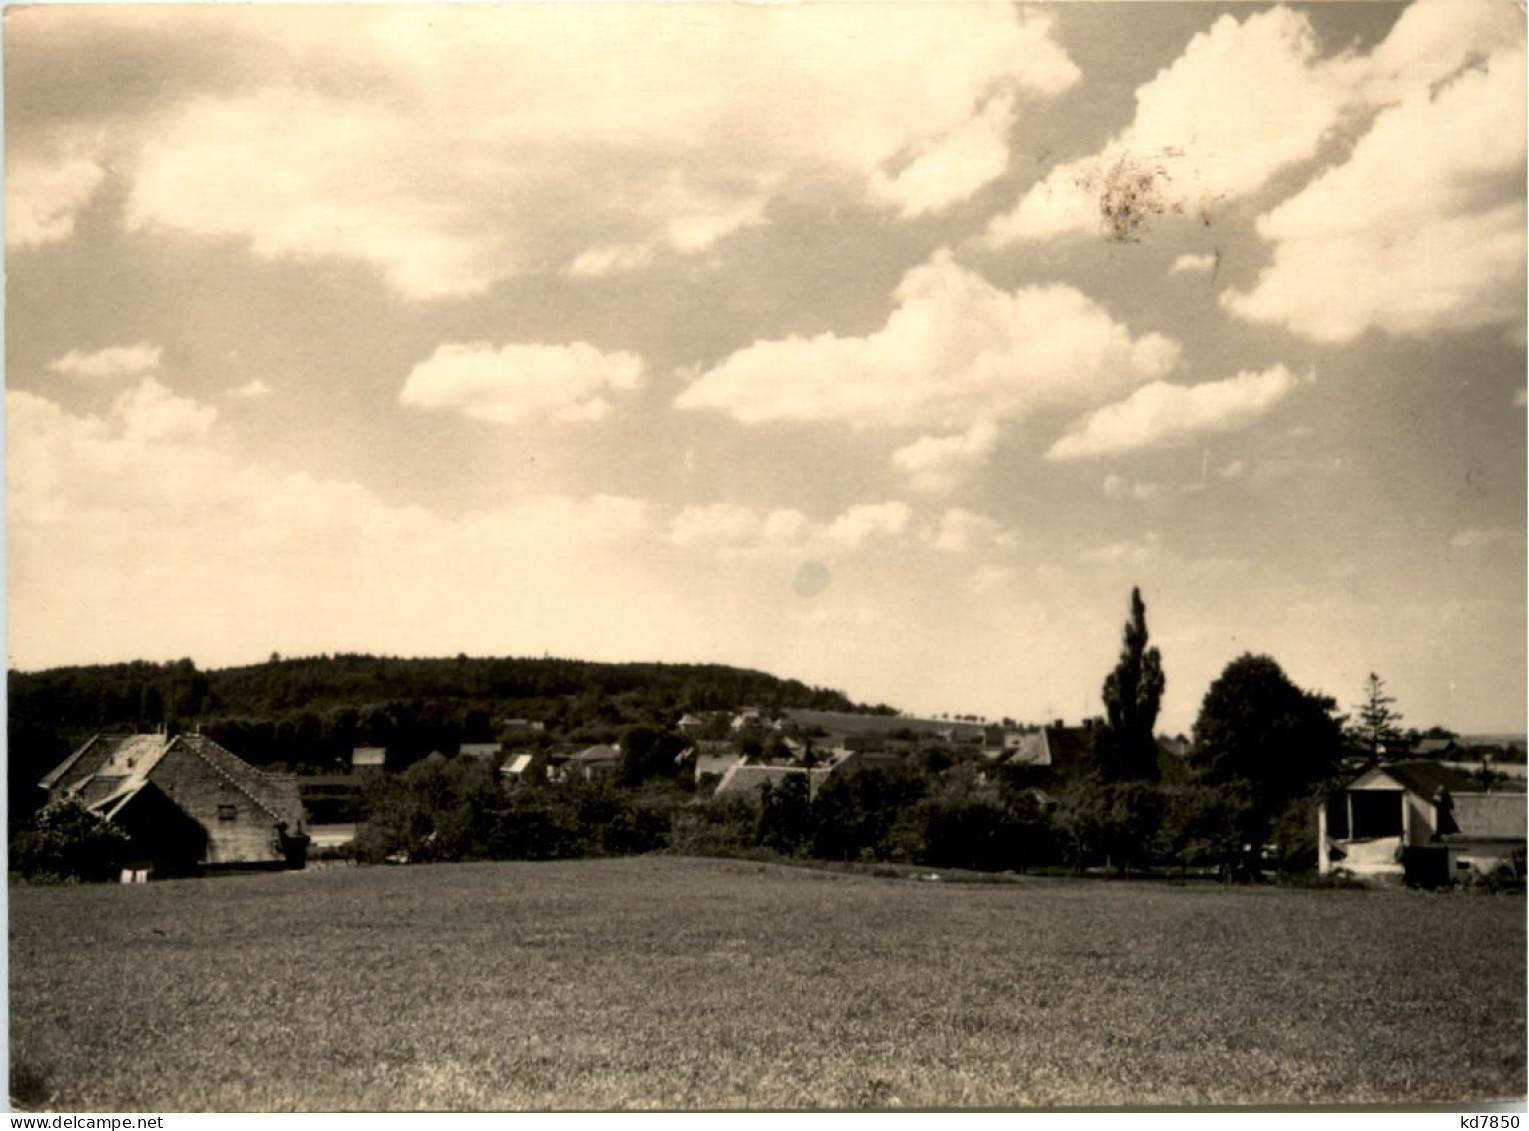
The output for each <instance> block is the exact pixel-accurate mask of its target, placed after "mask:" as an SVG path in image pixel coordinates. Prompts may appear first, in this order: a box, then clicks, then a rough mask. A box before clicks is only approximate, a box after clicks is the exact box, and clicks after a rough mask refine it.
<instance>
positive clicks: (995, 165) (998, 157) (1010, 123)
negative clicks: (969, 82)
mask: <svg viewBox="0 0 1529 1131" xmlns="http://www.w3.org/2000/svg"><path fill="white" fill-rule="evenodd" d="M1013 127H1014V103H1013V100H1012V99H1008V98H994V99H993V100H991V101H990V102H988V104H987V105H986V106H985V107H983V109H982V111H981V112H980V113H979V114H978V115H977V116H976V117H974V118H973V119H972V120H971V121H969V122H967V123H965V124H964V125H962V126H961V127H960V128H958V129H957V130H955V131H954V132H953V133H951V134H950V135H948V136H947V137H942V138H938V139H936V140H934V141H932V142H930V143H928V144H927V145H925V146H923V147H922V148H921V150H920V152H919V153H918V155H917V156H916V157H914V158H913V160H911V161H910V162H908V164H906V165H905V166H903V167H902V168H901V169H900V170H899V171H898V172H897V173H896V174H888V173H886V172H885V171H883V170H881V169H878V170H876V171H875V172H874V173H872V174H871V195H872V196H873V197H874V198H875V199H876V200H879V201H882V202H884V203H886V204H889V205H892V206H893V207H895V208H896V209H897V210H898V212H899V213H900V214H901V215H903V216H904V217H913V216H922V215H925V214H927V213H931V212H939V211H942V210H943V209H945V208H947V207H949V206H950V205H952V204H955V203H957V202H959V201H962V200H965V199H967V198H968V197H969V196H971V194H972V193H974V192H975V191H976V190H977V189H979V188H981V187H982V186H983V185H985V184H988V183H989V182H990V181H993V180H995V179H996V178H998V177H1000V176H1002V175H1003V173H1004V171H1005V170H1006V169H1007V168H1008V167H1009V131H1010V130H1011V129H1013Z"/></svg>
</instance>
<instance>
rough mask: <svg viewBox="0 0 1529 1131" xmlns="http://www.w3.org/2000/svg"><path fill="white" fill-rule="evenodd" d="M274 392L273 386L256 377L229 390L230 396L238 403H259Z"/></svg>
mask: <svg viewBox="0 0 1529 1131" xmlns="http://www.w3.org/2000/svg"><path fill="white" fill-rule="evenodd" d="M272 391H273V390H272V389H271V386H269V385H267V384H266V383H265V382H264V381H262V380H260V378H258V377H256V378H255V379H254V380H252V381H246V382H245V383H244V384H242V385H238V386H236V387H234V388H232V389H230V390H228V395H229V396H230V397H232V398H234V400H236V401H258V400H264V399H265V398H266V397H268V396H270V395H271V393H272Z"/></svg>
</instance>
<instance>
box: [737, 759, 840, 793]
mask: <svg viewBox="0 0 1529 1131" xmlns="http://www.w3.org/2000/svg"><path fill="white" fill-rule="evenodd" d="M832 772H833V770H832V769H815V770H809V769H807V768H806V767H804V766H749V765H745V764H743V763H741V762H740V763H737V764H735V765H733V766H731V767H729V768H728V770H727V772H726V773H725V774H723V775H722V780H721V781H719V782H718V783H717V788H716V790H715V791H714V792H713V793H712V797H714V798H715V797H741V798H743V799H744V800H747V801H752V802H755V803H758V802H759V800H760V791H761V790H762V789H763V788H764V787H765V786H766V785H772V786H778V785H780V784H781V783H782V782H784V781H786V780H787V779H789V778H803V779H804V780H805V781H806V782H807V796H808V798H809V799H811V798H815V797H817V795H818V790H819V789H821V788H822V787H823V782H824V781H826V780H827V779H828V775H829V774H831V773H832Z"/></svg>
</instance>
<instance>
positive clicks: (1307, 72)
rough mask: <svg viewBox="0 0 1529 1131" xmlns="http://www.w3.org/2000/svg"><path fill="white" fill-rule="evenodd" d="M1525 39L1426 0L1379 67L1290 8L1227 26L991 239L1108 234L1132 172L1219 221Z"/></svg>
mask: <svg viewBox="0 0 1529 1131" xmlns="http://www.w3.org/2000/svg"><path fill="white" fill-rule="evenodd" d="M1521 39H1522V18H1521V16H1520V15H1519V14H1518V13H1517V12H1516V11H1514V10H1513V8H1512V6H1511V5H1506V4H1486V3H1482V4H1459V3H1453V2H1451V0H1424V2H1423V3H1419V4H1414V5H1412V6H1410V7H1409V8H1408V9H1407V10H1406V11H1405V12H1404V13H1403V14H1402V16H1401V17H1400V18H1399V19H1398V21H1397V23H1396V24H1395V25H1394V26H1393V28H1392V30H1391V32H1390V34H1389V35H1388V36H1387V38H1386V39H1385V40H1384V41H1382V43H1381V44H1380V45H1378V46H1377V47H1376V48H1375V49H1374V51H1372V52H1371V53H1370V54H1369V55H1362V54H1358V53H1356V52H1353V51H1340V52H1338V53H1335V54H1330V55H1324V54H1323V51H1322V45H1321V43H1320V42H1319V40H1318V37H1317V35H1316V32H1315V30H1314V29H1313V27H1312V25H1311V22H1310V20H1309V19H1308V18H1307V17H1306V15H1305V14H1303V13H1300V12H1296V11H1293V10H1291V9H1289V8H1284V7H1278V8H1273V9H1270V10H1269V11H1266V12H1260V13H1257V14H1254V15H1251V16H1249V17H1248V18H1247V19H1245V20H1242V21H1240V22H1239V21H1238V20H1237V19H1236V18H1235V17H1234V16H1231V15H1225V16H1222V17H1221V18H1220V19H1219V20H1217V21H1216V23H1215V24H1214V25H1212V26H1211V27H1210V28H1209V29H1208V30H1207V31H1204V32H1201V33H1199V34H1197V35H1196V36H1195V37H1194V38H1193V39H1191V40H1190V42H1189V44H1188V45H1187V46H1186V47H1185V49H1184V52H1183V54H1181V55H1180V56H1179V58H1178V59H1176V60H1175V61H1174V62H1173V63H1172V64H1171V65H1169V66H1168V67H1166V68H1164V69H1163V70H1162V71H1160V72H1159V73H1158V74H1157V75H1156V76H1155V77H1154V78H1152V79H1151V80H1150V81H1149V82H1147V83H1145V84H1143V85H1142V86H1141V87H1139V88H1138V89H1137V91H1136V114H1135V117H1134V119H1133V121H1132V123H1131V124H1130V125H1129V126H1128V127H1127V128H1126V129H1125V130H1123V131H1122V132H1121V133H1119V134H1117V135H1115V136H1114V137H1113V138H1111V139H1110V141H1109V142H1108V143H1106V145H1105V146H1104V147H1103V148H1102V149H1101V150H1100V151H1099V152H1098V153H1096V154H1093V155H1091V156H1089V157H1085V158H1081V159H1079V160H1076V161H1071V162H1068V163H1066V164H1063V165H1059V166H1057V167H1056V168H1055V169H1053V170H1052V172H1051V173H1050V174H1049V175H1048V176H1047V177H1046V178H1045V179H1044V180H1042V181H1041V182H1040V183H1039V184H1037V185H1035V186H1034V187H1032V188H1031V189H1030V190H1028V191H1027V192H1026V194H1025V195H1024V196H1023V197H1022V198H1021V199H1020V200H1019V202H1018V203H1017V204H1016V205H1015V206H1014V208H1013V209H1012V210H1011V211H1009V212H1007V213H1005V214H1002V215H1000V216H997V217H995V218H994V219H993V220H992V221H991V222H990V224H989V226H988V229H987V233H986V240H987V242H988V243H989V244H990V245H991V246H995V247H1007V246H1011V245H1013V244H1016V243H1020V242H1023V241H1027V240H1042V239H1050V238H1055V237H1058V236H1067V235H1087V234H1090V233H1095V232H1098V231H1100V228H1101V215H1100V211H1101V209H1100V206H1101V198H1102V194H1103V193H1104V192H1105V190H1106V189H1108V188H1109V186H1110V185H1111V183H1112V178H1114V177H1115V176H1116V175H1117V171H1118V170H1120V169H1122V168H1124V169H1128V170H1133V169H1134V170H1145V171H1146V172H1148V173H1150V174H1151V175H1152V176H1151V186H1150V187H1151V188H1152V190H1153V192H1154V193H1157V194H1159V197H1158V200H1157V204H1158V205H1159V206H1161V207H1180V208H1184V209H1186V210H1189V211H1202V210H1213V209H1215V208H1217V207H1219V206H1220V205H1221V204H1222V203H1225V202H1229V201H1233V200H1238V199H1242V198H1245V197H1248V196H1251V195H1253V194H1254V193H1256V192H1258V191H1259V190H1261V189H1263V188H1264V187H1265V186H1266V185H1267V184H1269V182H1270V181H1271V179H1272V178H1274V177H1275V175H1276V174H1279V173H1281V172H1284V171H1286V170H1289V169H1291V168H1294V167H1297V166H1299V165H1301V164H1303V163H1306V162H1310V161H1312V160H1314V159H1316V158H1318V157H1319V155H1320V154H1321V151H1322V147H1323V145H1324V144H1325V143H1326V142H1328V141H1329V140H1330V139H1331V138H1332V137H1333V136H1334V135H1335V134H1336V133H1337V132H1338V131H1340V130H1342V129H1345V128H1347V127H1348V126H1350V125H1351V124H1355V123H1357V124H1359V125H1361V126H1362V124H1363V117H1364V115H1365V114H1368V113H1370V112H1373V111H1374V110H1375V109H1378V108H1381V107H1384V106H1387V105H1389V104H1391V103H1393V102H1396V101H1398V100H1400V99H1402V98H1404V97H1412V96H1416V95H1418V94H1426V92H1427V91H1428V90H1429V88H1430V87H1431V86H1433V85H1434V84H1437V83H1439V82H1441V81H1443V80H1445V79H1447V78H1448V77H1449V76H1451V75H1452V74H1454V73H1455V72H1456V71H1457V70H1458V69H1459V68H1461V67H1462V66H1464V65H1466V64H1467V63H1468V62H1469V61H1471V60H1472V59H1473V58H1476V57H1478V56H1479V55H1481V54H1483V53H1486V52H1490V51H1494V50H1499V49H1501V48H1504V47H1510V46H1512V45H1514V44H1517V43H1518V42H1520V41H1521ZM1499 128H1503V129H1512V128H1513V127H1512V126H1511V124H1509V125H1506V126H1501V127H1499ZM1518 133H1519V134H1522V133H1523V131H1522V129H1519V130H1518Z"/></svg>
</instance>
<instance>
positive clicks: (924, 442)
mask: <svg viewBox="0 0 1529 1131" xmlns="http://www.w3.org/2000/svg"><path fill="white" fill-rule="evenodd" d="M997 446H998V426H997V425H996V424H994V423H992V422H991V421H988V420H979V421H978V422H977V423H976V424H974V425H972V427H971V428H969V429H968V430H967V431H966V432H964V433H957V434H956V435H954V436H924V437H921V438H920V439H918V440H915V441H914V442H913V443H911V444H908V445H907V446H906V447H902V448H898V449H897V450H896V451H895V452H893V453H892V463H893V464H894V465H895V466H896V467H897V468H898V470H900V471H903V472H905V473H906V474H907V475H908V476H909V478H910V480H911V481H912V483H913V486H914V488H915V489H916V490H918V491H922V492H924V493H926V494H935V495H937V494H943V493H945V492H947V491H951V490H954V489H955V488H956V487H958V486H959V485H960V484H961V483H962V482H964V481H965V479H966V477H967V476H968V475H970V474H971V472H972V471H973V470H974V469H976V468H978V467H981V466H982V465H983V464H985V463H986V462H987V461H988V457H990V456H991V455H992V454H993V450H994V449H995V448H996V447H997Z"/></svg>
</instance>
